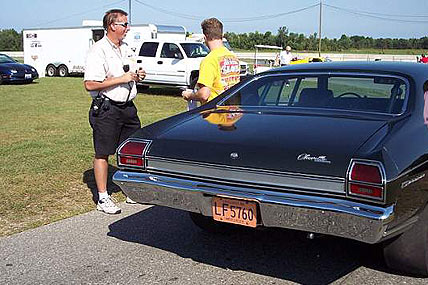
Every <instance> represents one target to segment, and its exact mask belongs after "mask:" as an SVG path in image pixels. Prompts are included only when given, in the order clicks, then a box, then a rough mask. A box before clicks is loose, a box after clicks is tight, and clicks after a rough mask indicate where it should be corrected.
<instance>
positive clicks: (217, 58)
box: [182, 18, 240, 104]
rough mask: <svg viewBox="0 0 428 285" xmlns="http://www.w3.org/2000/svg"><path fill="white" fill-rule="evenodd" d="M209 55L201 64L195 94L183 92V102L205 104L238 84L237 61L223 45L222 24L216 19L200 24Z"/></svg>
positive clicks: (238, 69) (238, 68)
mask: <svg viewBox="0 0 428 285" xmlns="http://www.w3.org/2000/svg"><path fill="white" fill-rule="evenodd" d="M201 27H202V32H203V33H204V36H205V42H206V44H207V46H208V48H209V49H210V53H209V54H208V55H207V56H206V57H205V58H204V60H203V61H202V62H201V66H200V68H199V79H198V83H197V87H198V88H199V89H198V91H197V92H194V91H183V92H182V96H183V98H184V99H185V100H187V101H189V100H196V101H199V102H201V104H205V103H206V102H208V101H210V100H212V99H214V98H215V97H217V96H218V95H220V94H221V93H222V92H223V91H225V90H227V89H229V88H230V87H232V86H233V85H235V84H236V83H238V82H239V80H240V78H239V71H240V67H239V60H238V58H237V57H236V56H235V55H234V54H233V53H232V52H231V51H229V50H228V49H227V48H226V47H225V46H224V45H223V24H222V23H221V22H220V21H219V20H218V19H216V18H210V19H206V20H204V21H203V22H202V23H201Z"/></svg>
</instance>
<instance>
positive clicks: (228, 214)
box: [212, 197, 257, 228]
mask: <svg viewBox="0 0 428 285" xmlns="http://www.w3.org/2000/svg"><path fill="white" fill-rule="evenodd" d="M212 214H213V218H214V220H216V221H219V222H225V223H232V224H238V225H243V226H247V227H253V228H255V227H256V226H257V204H256V203H255V202H252V201H247V200H237V199H228V198H220V197H213V199H212Z"/></svg>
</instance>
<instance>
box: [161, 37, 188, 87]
mask: <svg viewBox="0 0 428 285" xmlns="http://www.w3.org/2000/svg"><path fill="white" fill-rule="evenodd" d="M185 62H186V60H185V55H184V53H183V51H182V50H181V49H180V47H179V45H178V44H176V43H168V42H166V43H164V44H163V46H162V48H161V52H160V56H159V58H158V60H157V62H156V63H157V69H158V75H159V78H161V79H162V80H163V82H167V83H170V84H177V85H185V84H186V64H185Z"/></svg>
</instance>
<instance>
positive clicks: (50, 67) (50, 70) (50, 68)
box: [46, 64, 56, 77]
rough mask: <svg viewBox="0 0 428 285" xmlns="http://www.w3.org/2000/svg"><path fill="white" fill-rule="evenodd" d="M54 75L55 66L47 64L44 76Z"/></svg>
mask: <svg viewBox="0 0 428 285" xmlns="http://www.w3.org/2000/svg"><path fill="white" fill-rule="evenodd" d="M55 75H56V67H55V66H54V65H52V64H49V65H48V67H46V76H49V77H53V76H55Z"/></svg>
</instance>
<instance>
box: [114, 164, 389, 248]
mask: <svg viewBox="0 0 428 285" xmlns="http://www.w3.org/2000/svg"><path fill="white" fill-rule="evenodd" d="M113 181H114V182H115V183H116V184H117V185H119V187H120V188H121V189H122V190H123V192H125V194H126V195H127V196H129V197H130V198H131V199H133V200H134V201H137V202H139V203H147V204H154V205H160V206H167V207H171V208H175V209H181V210H186V211H190V212H195V213H202V214H203V215H205V216H212V213H211V197H212V196H223V197H230V198H239V199H248V200H253V201H256V202H257V203H258V205H259V208H260V224H262V225H263V226H266V227H280V228H288V229H295V230H302V231H308V232H314V233H321V234H328V235H334V236H339V237H344V238H349V239H354V240H358V241H362V242H366V243H377V242H379V241H380V240H382V239H383V238H384V237H385V234H386V229H387V226H388V224H389V223H390V222H391V221H392V219H393V217H394V205H392V206H389V207H386V208H383V207H379V206H371V205H366V204H363V203H356V202H352V201H347V200H342V199H337V198H336V199H335V198H326V197H317V196H308V195H300V194H290V193H280V192H273V191H264V190H257V189H252V188H244V187H234V186H226V185H222V184H216V183H205V182H197V181H193V180H188V179H181V178H171V177H167V176H163V175H157V174H149V173H136V172H127V171H117V172H116V173H115V174H114V176H113Z"/></svg>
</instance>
